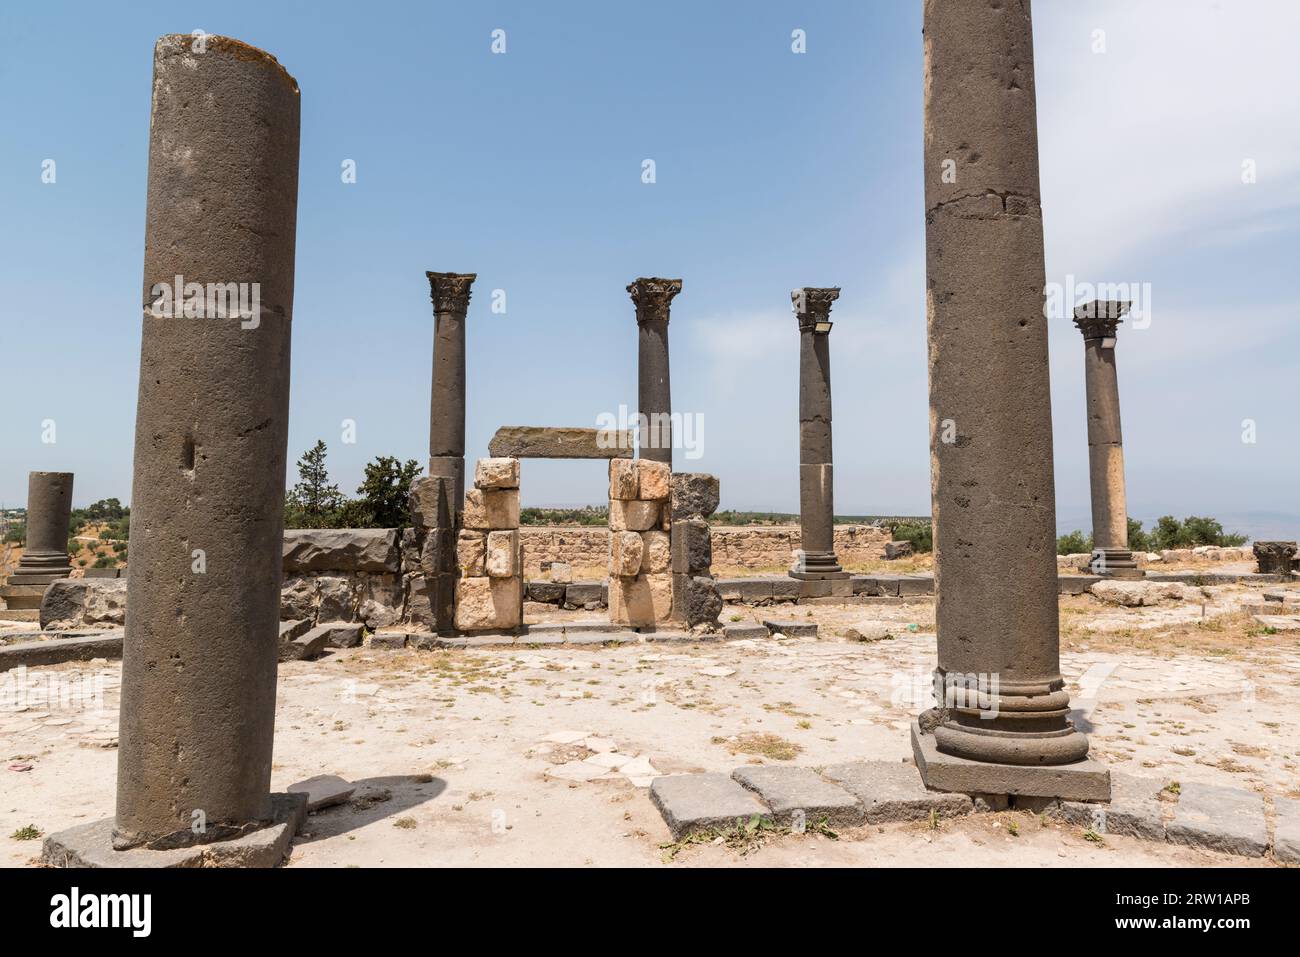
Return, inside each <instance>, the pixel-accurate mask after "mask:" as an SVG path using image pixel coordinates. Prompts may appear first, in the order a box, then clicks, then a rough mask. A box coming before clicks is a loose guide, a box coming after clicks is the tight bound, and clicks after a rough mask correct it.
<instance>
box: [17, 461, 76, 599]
mask: <svg viewBox="0 0 1300 957" xmlns="http://www.w3.org/2000/svg"><path fill="white" fill-rule="evenodd" d="M71 514H72V473H71V472H29V473H28V475H27V544H26V545H25V546H24V547H23V555H22V558H20V559H19V560H18V567H17V568H16V569H14V573H13V574H12V575H10V576H9V584H10V585H48V584H49V583H50V582H52V581H54V580H55V579H57V578H67V577H68V576H69V575H71V574H72V565H71V563H70V562H69V561H68V520H69V518H70V516H71Z"/></svg>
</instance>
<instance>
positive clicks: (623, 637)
mask: <svg viewBox="0 0 1300 957" xmlns="http://www.w3.org/2000/svg"><path fill="white" fill-rule="evenodd" d="M640 640H641V636H640V635H638V634H637V633H636V632H635V631H577V632H568V631H566V632H565V633H564V643H565V644H566V645H603V644H606V643H608V642H612V643H614V644H617V645H626V644H631V643H632V642H635V641H640Z"/></svg>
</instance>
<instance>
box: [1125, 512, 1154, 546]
mask: <svg viewBox="0 0 1300 957" xmlns="http://www.w3.org/2000/svg"><path fill="white" fill-rule="evenodd" d="M1151 545H1152V543H1151V536H1150V535H1148V534H1147V533H1146V532H1145V531H1144V530H1143V528H1142V523H1141V522H1139V521H1138V520H1137V519H1136V518H1130V519H1129V520H1128V547H1129V548H1130V549H1131V550H1133V551H1135V552H1149V551H1151Z"/></svg>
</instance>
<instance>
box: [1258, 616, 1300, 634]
mask: <svg viewBox="0 0 1300 957" xmlns="http://www.w3.org/2000/svg"><path fill="white" fill-rule="evenodd" d="M1252 617H1253V618H1254V619H1255V621H1256V622H1258V623H1259V624H1261V625H1263V626H1264V627H1265V628H1272V629H1273V630H1274V631H1300V618H1296V617H1291V616H1287V615H1253V616H1252Z"/></svg>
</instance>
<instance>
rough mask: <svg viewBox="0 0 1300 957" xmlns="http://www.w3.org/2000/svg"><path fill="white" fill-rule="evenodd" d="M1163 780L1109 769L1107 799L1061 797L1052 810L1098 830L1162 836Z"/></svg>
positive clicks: (1153, 838) (1166, 804)
mask: <svg viewBox="0 0 1300 957" xmlns="http://www.w3.org/2000/svg"><path fill="white" fill-rule="evenodd" d="M1166 783H1167V782H1166V781H1165V780H1163V779H1161V778H1143V777H1137V776H1135V775H1132V774H1125V773H1124V772H1122V771H1112V772H1111V773H1110V803H1109V804H1106V803H1102V802H1096V803H1091V802H1086V801H1062V802H1061V803H1060V805H1059V807H1058V809H1057V810H1056V812H1055V816H1057V817H1059V818H1061V820H1063V821H1065V822H1066V823H1067V824H1074V825H1076V826H1077V827H1088V828H1092V829H1093V830H1095V831H1096V832H1097V833H1098V834H1123V835H1126V836H1128V837H1140V838H1143V839H1144V840H1148V841H1163V840H1164V839H1165V821H1164V815H1165V809H1166V808H1169V807H1172V804H1171V803H1170V802H1166V801H1162V800H1161V799H1160V794H1161V792H1162V791H1163V790H1164V789H1165V785H1166Z"/></svg>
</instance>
